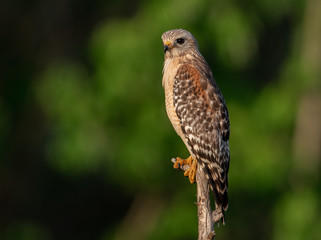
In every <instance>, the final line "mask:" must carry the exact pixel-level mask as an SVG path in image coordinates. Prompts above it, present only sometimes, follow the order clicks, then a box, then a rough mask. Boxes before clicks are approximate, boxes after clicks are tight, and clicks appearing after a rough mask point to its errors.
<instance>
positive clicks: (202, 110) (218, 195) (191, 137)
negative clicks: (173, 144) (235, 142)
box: [162, 29, 230, 224]
mask: <svg viewBox="0 0 321 240" xmlns="http://www.w3.org/2000/svg"><path fill="white" fill-rule="evenodd" d="M162 41H163V47H164V68H163V79H162V85H163V88H164V90H165V104H166V112H167V115H168V118H169V119H170V121H171V123H172V125H173V127H174V129H175V131H176V133H177V134H178V135H179V136H180V137H181V139H182V140H183V142H184V144H185V145H186V147H187V149H188V151H189V153H190V156H189V157H188V158H187V159H181V158H179V157H177V158H176V162H175V164H174V168H179V167H180V166H182V165H184V164H188V165H189V166H190V168H189V169H188V170H187V171H185V173H184V175H185V176H187V177H189V180H190V182H191V183H194V182H195V175H196V169H197V167H200V168H201V169H202V170H203V172H204V174H205V176H206V178H207V179H208V181H209V185H210V187H211V189H212V191H213V193H214V199H215V212H217V213H218V214H220V218H221V219H222V222H223V224H224V216H225V211H226V210H227V208H228V196H227V187H228V179H227V174H228V170H229V162H230V149H229V137H230V122H229V114H228V110H227V107H226V104H225V101H224V98H223V95H222V93H221V92H220V90H219V88H218V86H217V84H216V82H215V80H214V77H213V74H212V71H211V69H210V67H209V65H208V63H207V62H206V60H205V59H204V57H203V56H202V55H201V53H200V51H199V49H198V43H197V41H196V39H195V38H194V36H193V35H192V34H191V33H190V32H188V31H186V30H183V29H175V30H170V31H167V32H165V33H163V35H162Z"/></svg>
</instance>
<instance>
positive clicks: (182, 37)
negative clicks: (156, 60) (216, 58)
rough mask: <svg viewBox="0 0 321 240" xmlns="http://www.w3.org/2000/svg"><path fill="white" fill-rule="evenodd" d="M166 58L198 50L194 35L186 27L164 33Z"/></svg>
mask: <svg viewBox="0 0 321 240" xmlns="http://www.w3.org/2000/svg"><path fill="white" fill-rule="evenodd" d="M162 41H163V46H164V54H165V58H169V57H179V56H183V55H185V54H186V53H187V52H189V51H191V50H196V51H198V44H197V41H196V39H195V38H194V36H193V35H192V34H191V33H190V32H188V31H186V30H184V29H174V30H169V31H167V32H165V33H163V35H162Z"/></svg>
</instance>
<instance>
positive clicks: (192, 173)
mask: <svg viewBox="0 0 321 240" xmlns="http://www.w3.org/2000/svg"><path fill="white" fill-rule="evenodd" d="M182 165H188V166H189V167H190V168H189V169H187V170H186V171H185V172H184V176H185V177H188V178H189V181H190V183H195V179H196V168H197V160H196V159H193V158H192V156H189V157H188V158H187V159H181V158H179V157H177V158H176V162H175V163H174V168H176V169H178V168H180V166H182Z"/></svg>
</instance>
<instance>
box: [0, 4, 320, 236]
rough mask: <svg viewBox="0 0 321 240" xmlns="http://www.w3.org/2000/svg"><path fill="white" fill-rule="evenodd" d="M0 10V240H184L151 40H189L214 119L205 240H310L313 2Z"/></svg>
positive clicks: (183, 184)
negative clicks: (214, 193) (227, 153)
mask: <svg viewBox="0 0 321 240" xmlns="http://www.w3.org/2000/svg"><path fill="white" fill-rule="evenodd" d="M4 6H5V8H4V9H6V10H7V12H6V14H4V17H3V18H4V20H7V23H8V26H7V25H6V24H3V26H4V29H5V30H6V33H7V36H8V38H7V39H5V40H3V41H4V42H3V44H2V47H3V48H4V49H3V56H2V57H1V62H2V63H3V64H2V65H3V81H2V82H3V84H1V96H0V113H1V114H0V130H1V132H2V134H1V136H0V148H1V153H0V154H1V155H0V156H1V160H0V180H1V182H0V191H1V196H0V208H1V209H2V210H1V211H2V212H3V213H2V214H1V216H0V238H1V239H196V238H197V209H196V205H195V204H194V202H195V201H196V198H195V194H196V186H195V185H190V184H189V183H188V181H187V179H185V178H184V177H183V174H182V173H181V172H177V171H174V170H173V169H172V166H171V162H170V159H171V158H172V157H176V156H181V157H187V156H188V152H187V150H186V149H185V147H184V145H183V143H182V142H181V140H180V139H179V137H178V136H176V134H175V132H174V130H173V129H172V127H171V125H170V122H169V120H168V119H167V116H166V113H165V107H164V93H163V89H162V86H161V78H162V64H163V52H162V44H161V40H160V36H161V34H162V33H163V32H164V31H166V30H169V29H173V28H184V29H187V30H189V31H190V32H192V33H193V35H194V36H195V37H196V38H197V39H198V42H199V45H200V51H201V52H202V54H203V55H204V56H205V58H206V59H207V60H208V62H209V64H210V66H211V68H212V70H213V73H214V76H215V78H216V81H217V83H218V85H219V86H220V89H221V91H222V92H223V94H224V97H225V100H226V102H227V106H228V109H229V112H230V121H231V140H230V148H231V164H230V173H229V186H230V187H229V198H230V207H229V210H228V212H227V216H226V219H227V220H226V222H227V223H226V226H219V227H216V231H217V237H216V239H222V240H223V239H273V240H286V239H291V240H295V239H311V240H312V239H319V238H320V235H321V217H320V214H319V213H320V211H321V206H320V202H321V186H320V160H321V157H320V149H321V140H320V139H321V137H320V136H321V131H320V126H321V124H320V122H321V112H320V111H321V101H320V99H321V95H320V89H321V88H320V76H321V74H320V62H321V57H320V55H321V50H320V49H321V47H320V46H319V45H320V42H321V37H320V33H321V26H320V24H319V23H320V22H321V19H320V16H318V14H316V13H317V12H318V10H321V9H320V8H318V7H320V4H319V3H317V2H316V1H313V0H310V1H303V0H293V1H291V0H287V1H276V0H269V1H265V0H264V1H257V2H251V1H246V0H244V1H237V0H229V1H210V0H200V1H193V0H184V1H183V0H174V1H166V0H165V1H158V0H155V1H125V0H122V1H109V2H103V1H99V0H96V1H85V0H84V1H81V2H78V1H71V0H70V1H66V2H64V3H62V2H58V3H56V4H52V3H51V4H49V3H47V4H45V3H36V2H35V3H33V4H31V3H29V4H23V3H22V2H19V1H16V2H15V3H7V4H4ZM12 13H15V15H14V16H13V17H12V16H11V15H10V14H12ZM19 13H20V14H21V15H20V17H19ZM13 18H15V19H13ZM11 21H12V22H15V21H17V22H16V23H14V25H13V26H15V27H13V28H12V27H9V23H12V22H11ZM5 26H6V27H5ZM38 30H39V31H38ZM10 37H12V39H14V40H12V39H10ZM19 37H20V39H19ZM318 40H320V41H318ZM5 46H9V47H7V48H6V47H5ZM10 47H11V48H10ZM319 60H320V61H319ZM305 137H306V138H305Z"/></svg>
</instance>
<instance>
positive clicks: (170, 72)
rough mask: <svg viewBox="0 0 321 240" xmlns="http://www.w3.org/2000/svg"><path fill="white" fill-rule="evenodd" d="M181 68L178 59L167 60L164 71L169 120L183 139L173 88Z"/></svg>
mask: <svg viewBox="0 0 321 240" xmlns="http://www.w3.org/2000/svg"><path fill="white" fill-rule="evenodd" d="M178 68H179V60H178V59H166V60H165V62H164V69H163V81H162V83H163V87H164V90H165V106H166V112H167V116H168V118H169V120H170V121H171V123H172V125H173V127H174V129H175V131H176V133H177V134H178V135H179V136H180V137H181V138H182V139H183V138H184V134H183V132H182V129H181V124H180V121H179V119H178V116H177V114H176V110H175V107H174V102H173V86H174V81H175V76H176V73H177V70H178Z"/></svg>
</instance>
